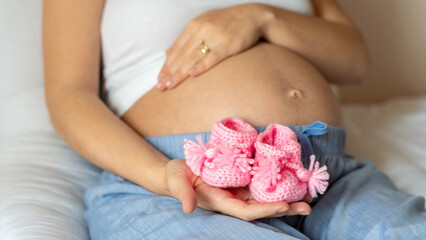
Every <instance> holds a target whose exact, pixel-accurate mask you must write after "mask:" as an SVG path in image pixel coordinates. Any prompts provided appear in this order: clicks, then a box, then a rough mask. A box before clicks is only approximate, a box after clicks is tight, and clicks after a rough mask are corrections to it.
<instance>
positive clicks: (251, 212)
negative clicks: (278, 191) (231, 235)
mask: <svg viewBox="0 0 426 240" xmlns="http://www.w3.org/2000/svg"><path fill="white" fill-rule="evenodd" d="M250 201H251V200H250ZM287 210H288V204H287V203H285V202H274V203H259V202H256V203H251V204H247V203H246V202H243V201H241V200H238V199H235V198H228V199H226V200H224V201H221V203H220V208H219V211H221V212H223V213H225V214H228V215H231V216H235V217H238V218H241V219H243V220H246V221H252V220H254V219H259V218H264V217H269V216H272V215H274V214H277V213H278V212H280V211H282V212H285V211H287Z"/></svg>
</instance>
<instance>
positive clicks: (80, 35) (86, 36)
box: [43, 0, 310, 220]
mask: <svg viewBox="0 0 426 240" xmlns="http://www.w3.org/2000/svg"><path fill="white" fill-rule="evenodd" d="M103 5H104V0H73V1H58V0H45V1H44V9H43V11H44V17H43V18H44V19H43V51H44V62H45V90H46V102H47V106H48V110H49V114H50V119H51V122H52V124H53V126H54V127H55V129H56V131H57V132H58V134H59V135H60V137H61V138H62V139H64V140H65V141H66V142H67V143H68V144H69V145H70V146H71V147H72V148H73V149H75V150H76V151H77V152H79V153H80V154H81V155H82V156H83V157H85V158H86V159H88V160H89V161H91V162H93V163H94V164H96V165H97V166H99V167H101V168H103V169H105V170H108V171H110V172H112V173H114V174H116V175H119V176H121V177H123V178H125V179H128V180H130V181H132V182H134V183H136V184H138V185H140V186H142V187H144V188H146V189H148V190H150V191H152V192H154V193H156V194H158V195H164V196H170V197H174V198H176V199H178V200H180V201H181V202H182V203H183V209H184V211H185V212H186V213H191V212H192V211H194V209H195V207H196V206H197V205H198V206H200V207H202V208H204V209H208V210H212V211H217V212H222V213H225V214H228V215H232V216H235V217H238V218H241V219H245V220H253V219H257V218H263V217H268V216H277V217H278V216H284V215H294V214H298V213H300V212H306V211H310V207H309V205H307V204H306V203H294V204H293V205H292V207H289V205H288V204H287V203H285V202H275V203H258V202H255V201H254V200H253V201H252V202H246V201H245V200H246V199H247V197H246V195H249V193H248V192H247V191H246V192H244V193H245V194H237V195H234V194H232V193H230V192H229V191H227V190H225V189H221V188H215V187H212V186H209V185H207V184H206V183H205V182H204V181H202V180H201V178H198V177H197V176H196V175H194V174H193V173H192V172H191V170H190V168H189V167H188V166H187V165H186V163H185V161H184V160H182V159H172V160H169V159H168V158H167V157H166V156H164V154H162V153H161V152H159V151H158V150H157V149H155V148H154V147H153V146H152V145H151V144H149V143H148V142H147V141H145V140H144V139H143V138H142V137H141V136H139V135H138V134H137V133H136V132H134V130H133V129H131V128H130V127H129V126H127V125H126V124H125V123H124V122H123V121H122V120H121V119H120V118H118V117H117V116H115V115H114V114H113V113H112V112H111V111H110V110H109V109H108V108H107V106H106V105H105V104H104V103H103V102H102V101H101V100H100V98H99V97H98V89H99V83H98V70H99V61H100V33H99V30H100V20H101V15H102V10H103ZM238 197H239V198H238ZM283 210H284V212H283ZM287 210H288V211H287Z"/></svg>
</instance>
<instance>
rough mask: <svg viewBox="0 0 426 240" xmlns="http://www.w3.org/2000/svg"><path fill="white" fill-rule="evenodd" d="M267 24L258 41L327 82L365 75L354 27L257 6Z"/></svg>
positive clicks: (360, 44) (362, 49) (362, 48)
mask: <svg viewBox="0 0 426 240" xmlns="http://www.w3.org/2000/svg"><path fill="white" fill-rule="evenodd" d="M261 9H262V11H263V14H267V15H268V21H267V23H266V24H265V25H264V27H263V29H262V37H263V38H264V39H265V40H267V41H269V42H271V43H273V44H276V45H279V46H282V47H286V48H288V49H291V50H292V51H294V52H296V53H298V54H299V55H301V56H303V57H304V58H305V59H306V60H308V61H310V62H311V63H312V64H313V65H314V66H316V67H317V69H318V70H319V71H320V72H321V73H322V74H323V75H324V76H325V78H326V79H327V80H328V81H329V82H333V83H351V82H356V81H359V80H360V79H361V78H362V77H364V75H365V74H366V73H367V71H368V53H367V48H366V45H365V43H364V40H363V38H362V36H361V34H360V33H359V32H358V30H357V29H356V27H355V26H353V25H351V24H342V23H337V22H332V21H327V20H325V19H323V18H319V17H311V16H306V15H302V14H298V13H295V12H291V11H288V10H285V9H280V8H275V7H271V6H266V5H261Z"/></svg>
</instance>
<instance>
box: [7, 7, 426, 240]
mask: <svg viewBox="0 0 426 240" xmlns="http://www.w3.org/2000/svg"><path fill="white" fill-rule="evenodd" d="M6 5H7V8H6ZM41 12H42V9H41V1H40V0H20V1H15V0H5V1H2V2H1V3H0V36H1V37H0V56H1V58H0V83H1V88H0V112H1V117H0V194H1V197H0V239H8V240H17V239H88V232H87V226H86V224H85V222H84V219H83V212H84V202H83V192H84V189H85V188H87V187H88V186H91V185H92V184H94V183H95V181H96V179H97V177H98V175H99V172H100V169H98V168H97V167H95V166H93V165H92V164H90V163H89V162H88V161H86V160H85V159H83V158H82V157H81V156H79V155H78V154H77V153H76V152H75V151H73V150H72V149H70V148H69V147H68V146H67V145H66V144H65V143H64V142H63V141H62V140H61V139H60V138H59V137H58V136H57V134H56V133H55V131H54V129H53V127H52V125H51V124H50V122H49V117H48V113H47V109H46V105H45V102H44V96H43V94H44V90H43V66H42V55H41V53H42V49H41V16H42V15H41V14H42V13H41ZM10 24H12V25H10ZM10 26H13V27H10ZM342 109H343V116H344V121H345V128H346V129H347V136H348V139H347V143H346V144H347V153H348V154H351V155H354V156H356V157H357V158H358V159H359V160H360V161H372V162H373V163H374V164H375V166H376V168H377V169H379V170H381V171H384V172H386V173H387V174H388V176H389V177H390V178H391V179H392V180H393V181H394V183H395V184H396V186H397V187H398V188H399V189H401V190H402V191H405V192H407V193H411V194H414V195H422V196H426V148H425V147H426V128H424V127H422V126H426V94H424V95H417V96H414V97H413V96H411V97H408V96H402V97H393V98H388V99H387V100H386V101H382V102H377V103H370V104H354V103H351V104H343V105H342Z"/></svg>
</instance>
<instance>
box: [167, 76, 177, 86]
mask: <svg viewBox="0 0 426 240" xmlns="http://www.w3.org/2000/svg"><path fill="white" fill-rule="evenodd" d="M174 81H175V78H174V77H171V78H169V80H167V81H166V86H167V87H170V86H171V85H172V84H173V82H174Z"/></svg>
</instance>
